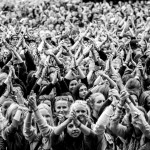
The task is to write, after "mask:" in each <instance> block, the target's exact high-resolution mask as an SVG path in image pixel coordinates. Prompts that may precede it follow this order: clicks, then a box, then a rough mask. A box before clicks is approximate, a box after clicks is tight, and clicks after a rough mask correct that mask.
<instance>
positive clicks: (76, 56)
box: [75, 46, 81, 59]
mask: <svg viewBox="0 0 150 150" xmlns="http://www.w3.org/2000/svg"><path fill="white" fill-rule="evenodd" d="M80 52H81V46H80V47H79V48H78V50H77V52H76V53H75V59H77V58H78V56H79V53H80Z"/></svg>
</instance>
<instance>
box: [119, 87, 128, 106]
mask: <svg viewBox="0 0 150 150" xmlns="http://www.w3.org/2000/svg"><path fill="white" fill-rule="evenodd" d="M120 94H121V95H120V104H121V106H123V105H124V103H125V101H126V100H127V98H128V97H129V93H128V92H127V91H126V90H125V89H124V90H122V91H121V93H120Z"/></svg>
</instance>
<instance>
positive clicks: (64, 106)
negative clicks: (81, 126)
mask: <svg viewBox="0 0 150 150" xmlns="http://www.w3.org/2000/svg"><path fill="white" fill-rule="evenodd" d="M55 110H56V113H58V114H63V115H67V114H68V112H69V106H68V102H67V101H64V100H59V101H57V102H56V103H55Z"/></svg>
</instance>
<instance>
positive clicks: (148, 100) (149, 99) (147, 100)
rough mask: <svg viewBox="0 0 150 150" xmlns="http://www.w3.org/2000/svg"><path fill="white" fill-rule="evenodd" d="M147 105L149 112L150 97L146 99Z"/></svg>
mask: <svg viewBox="0 0 150 150" xmlns="http://www.w3.org/2000/svg"><path fill="white" fill-rule="evenodd" d="M146 105H147V107H148V110H150V96H148V97H147V98H146Z"/></svg>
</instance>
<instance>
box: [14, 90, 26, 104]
mask: <svg viewBox="0 0 150 150" xmlns="http://www.w3.org/2000/svg"><path fill="white" fill-rule="evenodd" d="M15 95H16V99H17V102H18V104H19V105H24V98H23V95H22V93H21V91H20V90H18V89H17V88H16V91H15Z"/></svg>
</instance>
